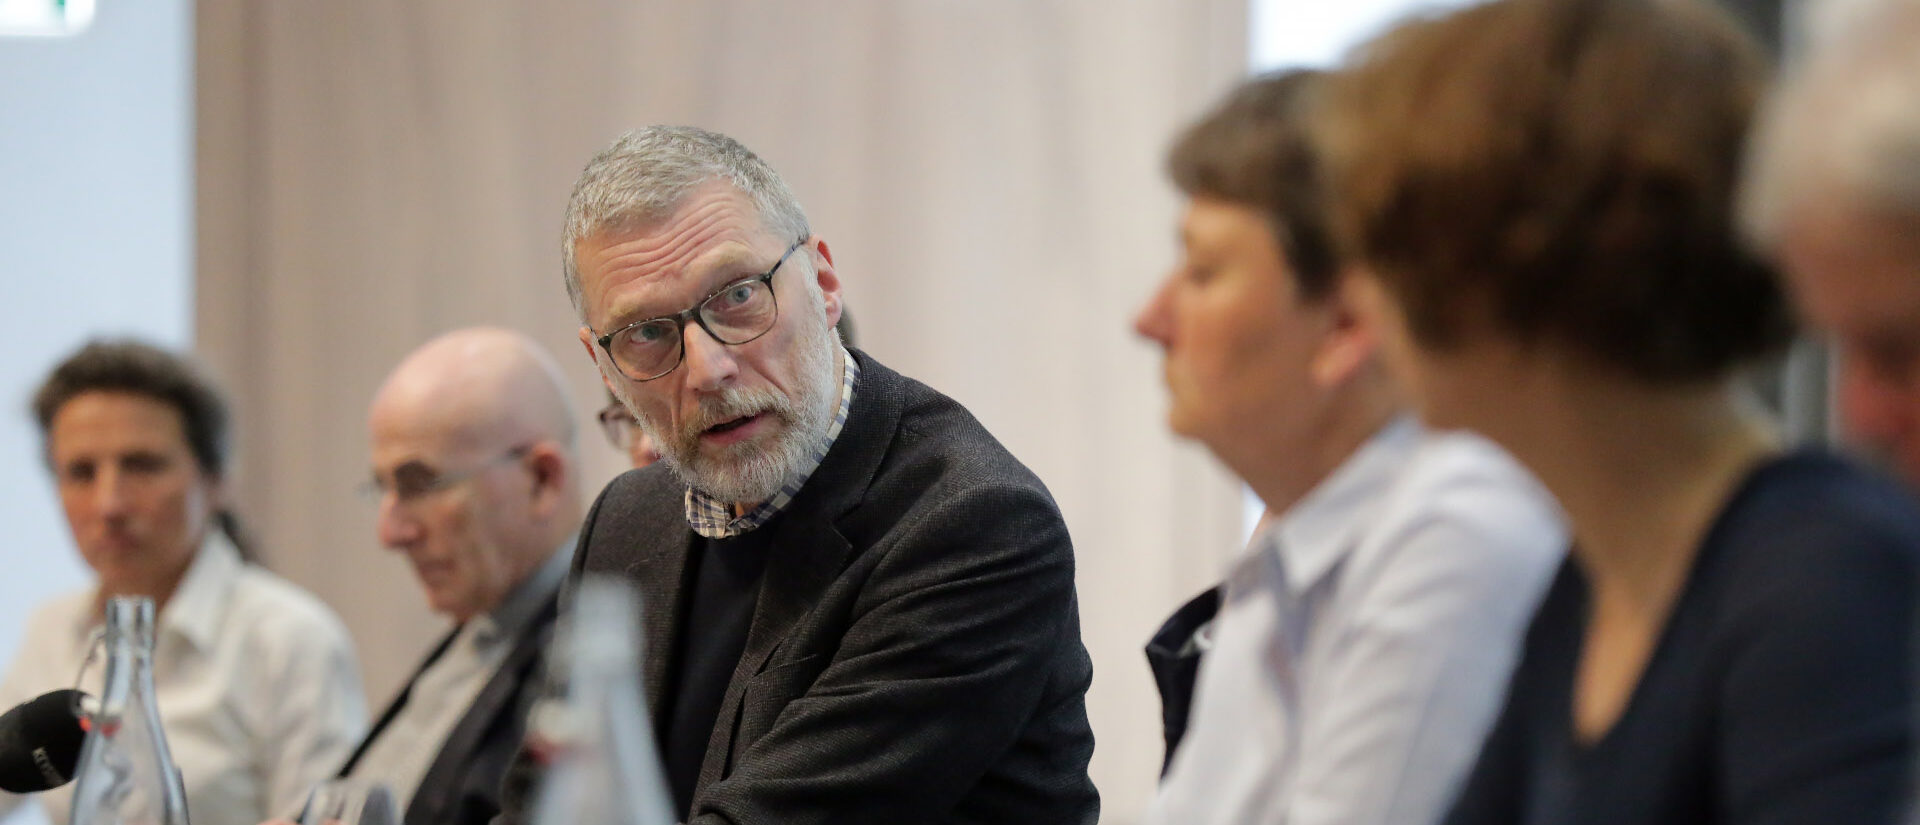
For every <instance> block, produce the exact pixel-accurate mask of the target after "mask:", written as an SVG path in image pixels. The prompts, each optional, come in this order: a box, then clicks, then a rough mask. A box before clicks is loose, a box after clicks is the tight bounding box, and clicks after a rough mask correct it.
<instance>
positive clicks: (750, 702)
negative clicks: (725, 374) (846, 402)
mask: <svg viewBox="0 0 1920 825" xmlns="http://www.w3.org/2000/svg"><path fill="white" fill-rule="evenodd" d="M854 357H856V358H858V359H859V361H860V381H859V385H858V386H857V387H856V389H855V396H854V401H853V408H852V410H851V411H850V414H849V417H848V419H847V423H846V426H845V428H844V429H843V430H842V431H841V433H840V436H839V438H838V440H836V441H835V442H834V445H833V448H832V449H831V450H830V451H829V452H828V453H827V456H826V459H825V461H824V462H822V463H821V465H820V467H819V469H818V470H816V471H815V472H814V474H813V476H812V477H811V478H810V479H809V480H808V481H807V484H806V486H805V487H804V488H803V489H802V490H801V491H800V494H799V495H798V496H796V497H795V498H794V500H793V502H792V504H791V505H790V506H789V508H788V509H787V510H786V511H785V512H784V513H783V514H782V515H781V516H780V517H779V518H778V519H776V520H775V521H774V522H772V523H770V524H769V525H768V526H767V527H766V528H763V529H769V530H774V531H776V532H775V534H774V536H773V551H772V554H771V557H770V560H769V561H768V563H767V568H766V573H765V576H764V578H763V579H762V585H761V590H760V596H759V601H758V606H757V607H756V609H755V612H754V617H753V624H752V628H751V630H750V631H749V632H748V636H747V643H746V652H745V653H744V654H743V655H742V656H741V659H740V664H739V666H738V667H737V668H736V669H735V670H734V673H733V678H732V681H731V683H730V684H729V686H728V688H727V691H726V694H725V697H724V699H723V701H722V703H721V707H720V716H719V718H718V720H717V721H716V723H715V725H714V731H713V737H712V739H711V741H710V742H709V744H708V746H707V755H706V761H705V763H704V764H703V766H702V769H701V773H700V779H699V783H698V785H697V786H696V788H695V791H694V798H693V810H692V814H691V816H690V817H689V823H690V825H721V823H735V825H745V823H779V824H780V825H809V824H810V823H835V824H836V825H857V823H876V825H877V824H878V823H886V825H904V824H905V823H992V824H993V825H1009V824H1010V823H1036V825H1073V824H1074V823H1092V822H1094V821H1096V819H1097V818H1098V814H1099V798H1098V796H1097V795H1096V793H1095V792H1094V788H1093V783H1092V782H1091V780H1089V779H1088V777H1087V760H1088V759H1089V758H1090V757H1091V756H1092V753H1093V732H1092V730H1091V729H1090V728H1089V727H1088V726H1087V713H1086V691H1087V686H1088V684H1089V683H1090V682H1091V681H1092V678H1093V666H1092V663H1091V662H1090V660H1089V659H1088V657H1087V651H1086V648H1085V647H1083V646H1082V645H1081V642H1080V619H1079V608H1078V606H1077V604H1076V602H1075V595H1074V579H1073V548H1072V545H1071V544H1070V542H1069V540H1068V538H1067V530H1066V525H1065V524H1064V523H1062V521H1061V519H1060V512H1059V510H1058V508H1057V507H1055V505H1054V503H1053V499H1052V498H1051V497H1050V496H1049V495H1048V493H1047V490H1046V488H1045V487H1044V486H1043V485H1041V483H1040V480H1039V479H1037V478H1035V477H1034V475H1033V474H1032V473H1031V472H1029V471H1028V470H1027V468H1026V467H1024V466H1022V465H1021V464H1020V462H1019V461H1017V460H1015V459H1014V458H1013V456H1012V455H1010V454H1009V453H1008V452H1007V451H1006V449H1005V448H1003V447H1001V446H1000V444H999V442H997V441H995V440H994V438H993V436H991V435H989V434H988V433H987V431H986V429H985V428H983V427H982V426H981V425H980V422H978V421H976V420H975V419H974V418H973V416H972V415H971V414H969V413H968V412H967V411H966V410H965V409H964V408H962V407H961V406H960V405H959V404H958V403H955V402H954V401H953V400H952V399H950V398H947V397H946V396H943V395H941V394H939V393H937V392H935V391H933V390H932V389H930V388H928V387H927V386H926V385H924V384H921V383H920V382H918V381H914V380H912V379H910V378H906V377H903V376H901V375H900V374H898V373H896V372H894V371H892V370H890V369H887V368H886V367H885V366H882V365H881V364H879V363H878V362H876V361H874V360H873V359H872V358H870V357H868V356H866V355H865V354H864V353H860V352H857V351H856V352H855V353H854ZM684 493H685V488H684V487H683V486H682V485H681V484H680V483H679V482H678V481H677V480H676V479H675V478H674V476H673V475H671V473H670V472H669V471H668V469H667V468H666V467H664V466H655V467H649V468H647V469H645V470H636V471H632V472H629V473H627V474H625V475H622V476H620V477H619V478H617V479H614V481H613V482H612V483H611V484H610V485H608V487H607V489H606V490H605V491H603V492H602V493H601V495H600V498H599V500H598V501H597V502H595V504H594V506H593V510H592V511H591V512H590V513H589V514H588V516H587V521H586V526H585V527H584V528H583V529H582V531H581V536H580V552H578V553H576V554H575V557H574V565H575V569H576V572H594V573H610V574H618V575H623V576H626V577H628V578H629V579H631V580H632V581H634V582H636V583H637V584H638V586H639V588H640V590H641V593H642V597H643V599H644V607H643V611H644V614H645V622H646V626H645V628H644V631H643V632H644V636H645V638H646V656H647V658H646V666H645V674H644V681H645V686H646V693H647V701H648V705H649V710H650V711H651V712H652V713H653V714H654V715H655V719H654V727H655V729H656V730H658V729H661V728H662V727H663V725H662V720H661V719H659V718H658V714H659V712H660V696H661V692H662V689H663V687H664V685H665V684H666V678H667V674H668V673H669V669H670V668H672V667H673V666H674V663H673V662H670V661H667V659H668V657H669V655H670V651H672V650H673V647H674V645H673V644H672V640H673V639H674V638H675V634H677V633H679V632H680V623H681V621H682V620H683V618H684V608H685V596H686V593H687V592H688V588H689V586H690V582H689V581H687V578H688V577H687V575H686V573H687V568H688V565H687V563H686V562H687V557H688V554H689V553H690V552H692V551H693V548H694V547H695V545H696V542H697V541H698V539H697V537H696V536H695V534H694V533H693V531H692V530H691V529H690V528H689V527H688V526H687V521H686V512H685V507H684V503H683V496H684ZM694 632H698V629H697V628H696V629H694Z"/></svg>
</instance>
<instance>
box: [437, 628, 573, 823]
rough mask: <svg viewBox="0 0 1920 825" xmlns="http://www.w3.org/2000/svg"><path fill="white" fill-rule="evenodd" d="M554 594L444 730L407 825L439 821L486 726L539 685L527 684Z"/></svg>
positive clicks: (543, 641)
mask: <svg viewBox="0 0 1920 825" xmlns="http://www.w3.org/2000/svg"><path fill="white" fill-rule="evenodd" d="M557 596H558V593H557V592H556V593H555V595H554V596H552V597H548V599H547V601H546V603H545V604H543V605H541V607H540V612H539V613H537V614H535V615H534V618H533V620H532V621H530V622H528V623H527V626H526V627H525V628H524V629H523V630H521V632H520V637H519V638H518V639H515V640H514V642H513V649H512V650H509V651H507V655H506V658H505V659H502V660H501V662H500V667H499V668H497V669H495V670H494V672H493V675H492V676H490V677H488V678H487V684H486V685H485V686H483V687H482V688H480V694H479V695H478V696H475V697H474V699H473V704H472V705H469V706H468V707H467V712H466V713H464V714H461V716H460V721H459V722H457V723H455V724H454V726H453V730H452V731H449V732H448V733H447V739H446V741H445V742H444V743H442V744H441V746H440V753H439V754H437V755H435V756H434V758H433V763H432V764H431V765H429V766H428V767H427V772H426V774H425V775H423V776H422V777H421V778H420V784H419V786H418V788H417V790H415V791H414V794H413V801H411V802H409V803H408V804H407V810H406V816H405V817H404V819H405V821H406V823H407V825H432V823H436V822H443V821H445V820H446V817H447V816H448V814H449V810H448V806H449V804H450V803H451V802H452V800H453V799H454V798H456V797H457V796H458V795H459V792H460V780H461V777H463V776H464V775H465V774H466V772H467V764H468V762H469V761H471V759H472V758H473V756H474V755H476V754H478V753H479V752H480V747H481V738H482V737H484V736H485V735H486V733H487V729H488V728H490V727H492V726H493V723H494V721H495V720H497V719H499V718H500V717H501V716H503V715H505V714H508V713H512V712H514V710H515V708H516V705H517V704H518V700H519V698H520V696H521V692H522V691H523V690H538V689H539V686H538V685H532V684H528V683H529V682H530V681H531V680H532V679H533V678H534V674H535V672H536V671H537V670H538V667H537V666H538V664H539V661H538V660H539V656H540V653H541V650H542V649H543V648H544V647H546V641H547V639H548V638H549V637H550V635H551V634H550V632H549V631H551V630H552V629H553V622H554V617H555V615H556V614H557V612H558V608H559V604H558V600H557Z"/></svg>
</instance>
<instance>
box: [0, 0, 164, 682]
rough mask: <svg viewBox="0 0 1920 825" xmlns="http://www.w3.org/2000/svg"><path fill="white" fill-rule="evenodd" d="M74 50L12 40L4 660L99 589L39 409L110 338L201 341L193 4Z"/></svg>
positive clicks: (126, 13)
mask: <svg viewBox="0 0 1920 825" xmlns="http://www.w3.org/2000/svg"><path fill="white" fill-rule="evenodd" d="M101 5H102V8H100V9H99V12H98V15H97V16H96V17H95V19H94V21H93V25H92V27H91V28H89V29H88V30H86V31H84V32H82V33H81V34H79V35H77V36H74V37H53V38H47V37H32V38H6V37H0V530H3V531H4V537H3V538H0V662H10V661H11V660H12V658H13V653H14V651H15V650H16V649H17V648H18V646H19V642H20V634H21V631H22V628H23V626H24V624H25V622H26V618H27V615H28V613H29V612H30V611H31V610H32V608H33V606H34V605H35V604H37V603H38V602H40V601H41V600H42V599H44V598H46V597H47V596H48V595H50V594H52V593H55V592H58V591H61V590H66V589H69V588H73V587H78V586H81V585H82V584H83V583H84V582H85V581H86V579H87V577H86V573H85V568H83V567H82V566H81V565H80V563H79V560H78V557H77V556H76V555H75V554H74V552H73V543H72V541H71V540H70V539H69V537H68V535H67V529H66V524H65V522H64V521H63V520H62V518H61V516H60V509H59V505H58V502H57V500H56V499H55V497H54V494H53V488H52V485H50V484H49V483H48V480H47V475H46V472H45V470H44V468H43V466H42V464H41V461H40V437H39V432H38V429H37V428H36V426H35V425H34V423H33V421H32V418H31V417H30V416H29V414H28V412H27V409H26V405H27V403H28V400H29V398H30V397H31V395H32V393H33V390H34V388H35V386H36V385H37V384H38V382H39V381H40V379H41V378H42V377H43V375H44V374H45V372H46V371H47V370H48V369H49V368H50V367H51V366H52V364H53V363H54V362H56V361H58V360H59V359H60V358H61V357H62V356H64V355H65V354H66V353H68V352H70V351H71V350H73V349H74V348H75V347H77V346H79V345H80V343H81V342H82V341H84V340H85V339H86V338H87V337H88V336H91V335H96V334H137V335H140V336H143V337H146V338H148V339H150V340H153V341H156V342H159V343H162V344H167V345H173V346H179V347H185V346H187V345H189V344H190V343H191V340H192V317H191V316H192V306H193V303H192V289H193V277H192V263H193V262H192V260H191V258H192V249H193V226H192V214H193V195H192V189H191V186H192V172H193V158H192V128H193V125H192V116H193V96H192V95H193V92H192V81H193V52H192V49H193V43H192V32H193V28H192V24H193V3H192V2H191V0H119V2H111V1H110V2H106V3H102V4H101Z"/></svg>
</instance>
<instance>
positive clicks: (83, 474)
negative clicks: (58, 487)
mask: <svg viewBox="0 0 1920 825" xmlns="http://www.w3.org/2000/svg"><path fill="white" fill-rule="evenodd" d="M60 480H61V481H64V482H67V483H69V484H85V483H87V482H89V481H92V480H93V462H91V461H76V462H74V463H72V464H68V465H67V466H65V467H62V468H60Z"/></svg>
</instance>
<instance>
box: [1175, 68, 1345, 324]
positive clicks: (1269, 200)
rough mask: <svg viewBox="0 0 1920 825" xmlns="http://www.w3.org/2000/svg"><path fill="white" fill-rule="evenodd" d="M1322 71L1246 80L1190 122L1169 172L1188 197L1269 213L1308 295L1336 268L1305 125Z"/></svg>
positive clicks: (1326, 288) (1325, 288) (1330, 280)
mask: <svg viewBox="0 0 1920 825" xmlns="http://www.w3.org/2000/svg"><path fill="white" fill-rule="evenodd" d="M1324 76H1325V73H1324V72H1317V71H1305V70H1296V71H1284V72H1273V73H1270V74H1265V75H1261V76H1259V77H1255V78H1253V79H1251V80H1248V81H1247V82H1245V83H1242V84H1241V85H1240V86H1239V88H1236V89H1234V91H1233V92H1232V94H1229V95H1228V96H1227V99H1226V100H1223V101H1221V102H1220V105H1219V106H1217V107H1215V108H1214V109H1213V111H1211V112H1209V113H1208V114H1207V115H1206V116H1205V117H1203V118H1201V119H1200V120H1199V121H1198V122H1196V123H1194V124H1193V125H1191V126H1189V127H1187V130H1186V132H1184V133H1182V134H1181V136H1180V139H1179V140H1178V141H1177V142H1175V143H1174V145H1173V150H1172V151H1171V152H1169V153H1168V155H1167V172H1168V174H1169V175H1171V176H1172V177H1173V183H1174V185H1175V186H1178V187H1180V191H1181V192H1184V193H1185V194H1186V195H1187V196H1188V197H1195V196H1199V197H1208V198H1218V199H1220V200H1223V201H1228V202H1230V203H1235V204H1239V205H1241V206H1246V207H1249V208H1252V209H1256V210H1259V211H1261V212H1264V213H1266V214H1267V216H1268V219H1269V220H1270V221H1271V222H1272V224H1273V233H1274V237H1275V238H1276V239H1278V240H1279V242H1280V249H1281V252H1282V254H1284V255H1285V256H1286V258H1287V268H1288V269H1289V270H1291V271H1292V272H1293V278H1294V281H1295V285H1296V286H1297V287H1298V288H1299V290H1300V294H1301V296H1302V297H1305V298H1307V299H1309V300H1312V299H1318V298H1322V297H1325V296H1326V294H1327V293H1328V292H1330V291H1332V289H1333V285H1334V282H1335V276H1336V275H1337V274H1338V266H1337V263H1336V260H1335V257H1334V253H1333V241H1332V238H1330V237H1329V236H1328V233H1327V225H1326V218H1325V216H1324V214H1323V210H1322V206H1321V201H1320V181H1319V178H1320V172H1319V163H1318V161H1317V160H1316V158H1315V156H1314V151H1313V142H1312V140H1311V138H1310V134H1309V132H1308V129H1307V111H1308V107H1309V105H1310V103H1311V98H1312V95H1313V92H1314V90H1315V89H1316V88H1318V87H1319V86H1320V84H1321V82H1322V79H1323V78H1324Z"/></svg>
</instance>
